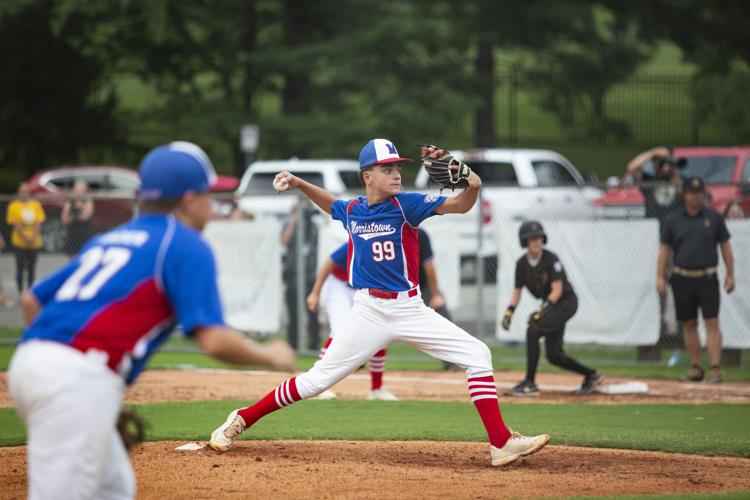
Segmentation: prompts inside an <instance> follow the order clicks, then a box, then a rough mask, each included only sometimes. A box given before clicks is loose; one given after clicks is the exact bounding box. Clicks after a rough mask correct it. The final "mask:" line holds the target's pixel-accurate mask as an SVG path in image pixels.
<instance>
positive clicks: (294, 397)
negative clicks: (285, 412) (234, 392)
mask: <svg viewBox="0 0 750 500" xmlns="http://www.w3.org/2000/svg"><path fill="white" fill-rule="evenodd" d="M296 378H297V377H292V378H289V379H286V380H285V381H284V382H283V383H282V384H281V385H279V386H278V387H276V388H275V389H274V390H272V391H271V392H269V393H268V394H266V395H265V397H264V398H263V399H261V400H260V401H258V402H257V403H255V404H254V405H252V406H248V407H247V408H243V409H241V410H240V411H239V412H237V414H238V415H240V416H241V417H242V418H243V419H244V420H245V425H246V426H247V427H250V426H251V425H253V424H254V423H255V422H257V421H258V420H260V419H261V418H263V417H265V416H266V415H268V414H269V413H272V412H274V411H276V410H278V409H281V408H283V407H285V406H288V405H290V404H292V403H296V402H297V401H299V400H300V399H302V398H301V397H299V392H297V382H296V381H295V379H296Z"/></svg>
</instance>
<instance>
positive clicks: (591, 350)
mask: <svg viewBox="0 0 750 500" xmlns="http://www.w3.org/2000/svg"><path fill="white" fill-rule="evenodd" d="M0 333H1V332H0ZM13 349H14V348H13V346H9V345H3V346H0V371H3V370H7V369H8V364H9V362H10V358H11V356H12V354H13ZM167 349H175V350H183V351H186V352H158V353H157V354H155V355H154V357H153V358H152V359H151V361H150V363H149V365H148V366H149V368H150V369H177V368H181V367H186V366H189V367H198V368H236V367H232V366H231V365H228V364H226V363H222V362H220V361H216V360H214V359H213V358H210V357H208V356H205V355H203V354H200V353H199V352H195V351H196V347H195V344H194V343H193V342H192V341H189V340H183V339H179V338H176V339H174V340H172V341H170V342H169V344H168V345H167ZM491 349H492V359H493V365H494V367H495V370H500V371H503V370H506V371H524V370H525V369H526V347H525V346H524V345H516V346H504V345H495V346H492V347H491ZM191 351H192V352H191ZM388 352H389V357H388V361H387V365H386V369H389V370H406V371H417V370H419V371H430V370H440V369H441V366H442V365H441V363H440V362H439V361H437V360H436V359H433V358H431V357H429V356H427V355H426V354H423V353H421V352H420V351H418V350H416V349H414V348H413V347H411V346H408V345H405V344H393V345H391V346H390V347H389V348H388ZM566 352H568V353H569V354H570V355H571V356H573V357H574V358H576V359H579V360H580V361H581V362H583V363H586V364H590V365H592V366H594V367H595V368H597V369H598V370H599V371H601V372H602V373H604V374H605V375H612V376H623V377H635V378H655V379H673V380H676V379H678V378H679V377H680V375H682V374H683V373H684V372H685V370H687V361H686V360H683V362H682V363H681V364H678V365H677V366H675V367H672V368H670V367H668V366H666V361H665V362H664V363H661V364H659V363H638V362H637V361H636V360H635V348H634V347H626V348H622V347H598V346H576V345H572V346H569V347H566ZM669 354H671V353H669V352H668V351H665V352H664V355H665V356H668V355H669ZM743 358H744V359H743V364H742V366H740V367H733V366H729V367H724V368H723V370H724V377H725V379H726V380H727V381H729V382H748V381H750V356H747V355H745V356H743ZM316 359H317V358H316V357H313V356H301V357H299V358H298V360H297V368H298V369H299V370H306V369H308V368H310V367H311V366H312V365H313V363H314V362H315V361H316ZM539 371H540V372H544V373H564V371H563V370H560V369H559V368H556V367H554V366H552V365H550V364H549V363H547V360H546V359H545V358H544V357H542V359H541V361H540V365H539Z"/></svg>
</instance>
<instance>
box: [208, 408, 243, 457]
mask: <svg viewBox="0 0 750 500" xmlns="http://www.w3.org/2000/svg"><path fill="white" fill-rule="evenodd" d="M238 411H240V409H239V408H238V409H236V410H234V411H233V412H232V413H230V414H229V416H228V417H227V420H226V422H224V423H223V424H221V426H219V428H218V429H216V430H215V431H213V432H212V433H211V440H210V441H209V442H208V446H209V447H210V448H212V449H214V450H216V451H218V452H219V453H224V452H225V451H227V450H228V449H229V448H231V447H232V443H234V440H235V439H237V437H238V436H239V435H240V434H242V433H243V432H245V429H246V427H245V420H244V419H243V418H242V417H241V416H239V415H238V414H237V412H238Z"/></svg>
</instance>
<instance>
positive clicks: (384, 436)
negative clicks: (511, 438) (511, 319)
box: [0, 400, 750, 457]
mask: <svg viewBox="0 0 750 500" xmlns="http://www.w3.org/2000/svg"><path fill="white" fill-rule="evenodd" d="M247 404H248V402H247V401H200V402H181V403H155V404H146V405H135V406H136V408H137V409H138V412H139V413H140V414H141V415H142V416H143V417H144V419H145V420H146V421H147V422H148V432H147V435H148V439H149V440H151V441H163V440H186V441H190V440H205V439H207V438H208V436H209V434H210V433H211V431H212V430H213V429H214V428H215V427H217V426H218V425H219V424H221V423H222V422H223V421H224V419H225V417H226V415H227V414H228V413H229V412H230V411H231V410H232V409H234V408H237V407H240V406H244V405H247ZM503 414H504V417H505V420H506V422H507V423H508V425H510V426H511V427H515V428H516V430H518V431H520V432H523V433H526V434H534V433H541V432H546V433H549V434H550V435H551V436H552V443H553V444H564V445H574V446H587V447H598V448H619V449H632V450H656V451H666V452H680V453H691V454H700V455H732V456H740V457H750V433H748V432H747V419H748V416H750V405H734V404H733V405H722V404H708V405H651V404H650V405H585V404H554V405H546V404H504V405H503ZM0 428H2V429H3V433H2V435H1V436H0V445H3V446H11V445H20V444H22V443H23V442H24V439H25V437H24V430H23V426H22V425H21V422H20V421H19V419H18V417H17V415H16V413H15V411H14V410H13V409H11V408H5V409H0ZM245 438H246V439H302V440H307V439H319V440H327V439H346V440H377V441H390V440H436V441H438V440H440V441H443V440H450V441H484V440H485V439H486V435H485V432H484V428H483V427H482V425H481V422H480V420H479V418H478V417H477V415H476V412H475V410H474V407H473V406H472V405H471V404H469V403H461V402H446V403H443V402H432V401H398V402H382V401H315V400H313V401H305V402H304V403H301V404H296V405H293V406H290V407H288V408H286V409H284V411H279V412H275V413H273V414H271V415H269V416H268V417H266V418H264V419H263V420H262V421H261V422H259V423H258V424H256V425H255V426H254V427H253V431H252V432H251V433H248V434H247V435H246V436H245Z"/></svg>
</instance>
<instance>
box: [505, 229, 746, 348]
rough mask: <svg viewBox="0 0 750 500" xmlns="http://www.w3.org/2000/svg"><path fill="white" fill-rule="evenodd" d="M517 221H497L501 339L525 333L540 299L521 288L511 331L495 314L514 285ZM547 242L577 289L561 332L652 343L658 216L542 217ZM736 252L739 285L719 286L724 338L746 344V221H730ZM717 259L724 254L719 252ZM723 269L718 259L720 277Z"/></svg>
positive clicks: (570, 338) (569, 337) (587, 339)
mask: <svg viewBox="0 0 750 500" xmlns="http://www.w3.org/2000/svg"><path fill="white" fill-rule="evenodd" d="M520 224H521V223H520V222H509V221H505V222H503V223H498V224H497V225H496V231H497V235H498V262H499V273H498V294H497V297H498V304H497V307H498V308H497V314H496V335H497V337H498V338H499V339H501V340H510V341H521V340H523V339H525V333H526V320H527V318H528V316H529V314H531V312H532V311H533V310H534V309H535V308H536V307H538V305H539V301H538V300H536V299H534V297H532V296H531V295H530V294H529V293H528V292H526V291H525V290H524V293H523V296H522V299H521V305H520V306H519V307H518V309H517V311H516V314H515V315H514V318H513V324H512V325H511V329H510V331H509V332H506V331H504V330H502V328H500V322H499V319H500V317H501V315H502V314H503V312H504V311H505V308H506V306H507V304H508V301H509V299H510V294H511V292H512V290H513V286H514V276H515V263H516V260H517V259H518V258H519V257H520V256H521V255H523V253H524V251H523V249H521V247H520V246H519V242H518V228H519V226H520ZM543 224H544V228H545V231H546V233H547V236H548V240H549V241H548V245H547V247H548V248H549V249H550V250H551V251H553V252H555V253H556V254H557V255H558V256H559V257H560V260H561V261H562V263H563V265H564V266H565V269H566V272H567V275H568V279H569V280H570V281H571V283H572V284H573V288H574V289H575V290H576V293H577V294H578V297H579V308H578V312H577V314H576V315H575V316H574V317H573V319H571V320H570V322H569V323H568V327H567V329H566V332H565V340H566V342H573V343H600V344H609V345H651V344H654V343H655V342H656V341H657V340H658V337H659V306H658V304H659V300H658V295H657V293H656V282H655V276H656V258H657V253H658V248H659V240H658V222H657V221H656V220H617V221H613V220H593V221H543ZM729 231H730V233H731V234H732V240H731V241H732V246H733V248H734V253H735V275H736V277H737V281H738V287H737V290H736V291H735V292H734V293H733V294H732V295H729V296H727V295H726V294H725V293H724V292H723V291H722V297H721V300H722V303H721V304H722V305H721V311H720V317H719V318H720V322H721V327H722V332H723V334H724V346H725V347H730V348H748V347H750V331H749V330H750V328H749V327H748V325H750V283H749V282H747V281H746V280H747V277H750V257H749V256H748V254H747V252H746V249H748V248H750V221H747V220H743V221H736V222H735V221H732V222H730V223H729ZM720 261H721V257H720ZM724 276H725V271H724V266H723V262H722V263H721V265H720V271H719V278H720V280H722V283H723V278H724Z"/></svg>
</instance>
